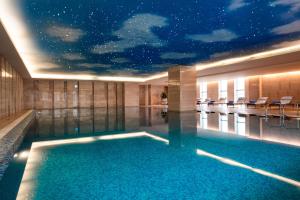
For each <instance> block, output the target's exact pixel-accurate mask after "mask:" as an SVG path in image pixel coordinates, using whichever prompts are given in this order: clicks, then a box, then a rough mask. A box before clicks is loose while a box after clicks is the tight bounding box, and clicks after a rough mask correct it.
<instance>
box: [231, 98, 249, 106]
mask: <svg viewBox="0 0 300 200" xmlns="http://www.w3.org/2000/svg"><path fill="white" fill-rule="evenodd" d="M244 104H246V98H245V97H239V98H238V99H237V101H236V102H234V101H228V103H227V107H228V106H233V107H234V106H235V105H244Z"/></svg>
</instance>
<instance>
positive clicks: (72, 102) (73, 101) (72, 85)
mask: <svg viewBox="0 0 300 200" xmlns="http://www.w3.org/2000/svg"><path fill="white" fill-rule="evenodd" d="M66 93H67V94H66V99H67V106H66V107H67V108H77V107H78V81H67V88H66Z"/></svg>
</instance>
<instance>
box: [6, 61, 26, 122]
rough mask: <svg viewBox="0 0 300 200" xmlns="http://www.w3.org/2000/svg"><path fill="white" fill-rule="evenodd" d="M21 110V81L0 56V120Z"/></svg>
mask: <svg viewBox="0 0 300 200" xmlns="http://www.w3.org/2000/svg"><path fill="white" fill-rule="evenodd" d="M22 110H23V79H22V77H21V76H20V75H19V74H18V73H17V71H16V70H15V69H14V68H13V67H12V66H11V65H10V64H9V63H8V62H7V60H6V59H5V58H4V57H1V56H0V118H3V117H7V116H11V115H14V114H16V113H18V112H20V111H22Z"/></svg>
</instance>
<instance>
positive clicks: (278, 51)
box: [196, 44, 300, 71]
mask: <svg viewBox="0 0 300 200" xmlns="http://www.w3.org/2000/svg"><path fill="white" fill-rule="evenodd" d="M297 51H300V44H296V45H293V46H289V47H284V48H279V49H274V50H269V51H264V52H260V53H255V54H251V55H247V56H241V57H236V58H229V59H225V60H220V61H216V62H212V63H203V64H197V65H196V70H197V71H199V70H203V69H207V68H212V67H221V66H226V65H231V64H237V63H240V62H245V61H250V60H257V59H262V58H268V57H273V56H278V55H283V54H287V53H292V52H297Z"/></svg>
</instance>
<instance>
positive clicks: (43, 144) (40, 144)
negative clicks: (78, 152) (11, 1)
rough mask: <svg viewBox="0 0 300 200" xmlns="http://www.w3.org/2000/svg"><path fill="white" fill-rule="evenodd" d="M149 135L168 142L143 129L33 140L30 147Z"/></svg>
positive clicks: (166, 141)
mask: <svg viewBox="0 0 300 200" xmlns="http://www.w3.org/2000/svg"><path fill="white" fill-rule="evenodd" d="M145 136H147V137H150V138H152V139H154V140H158V141H162V142H164V143H167V144H168V142H169V141H168V140H166V139H164V138H162V137H159V136H156V135H153V134H150V133H147V132H145V131H142V132H134V133H124V134H113V135H101V136H93V137H83V138H73V139H64V140H50V141H42V142H34V143H33V144H32V146H31V148H39V147H45V146H56V145H63V144H75V143H77V144H81V143H89V142H94V141H98V140H116V139H127V138H135V137H145Z"/></svg>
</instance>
